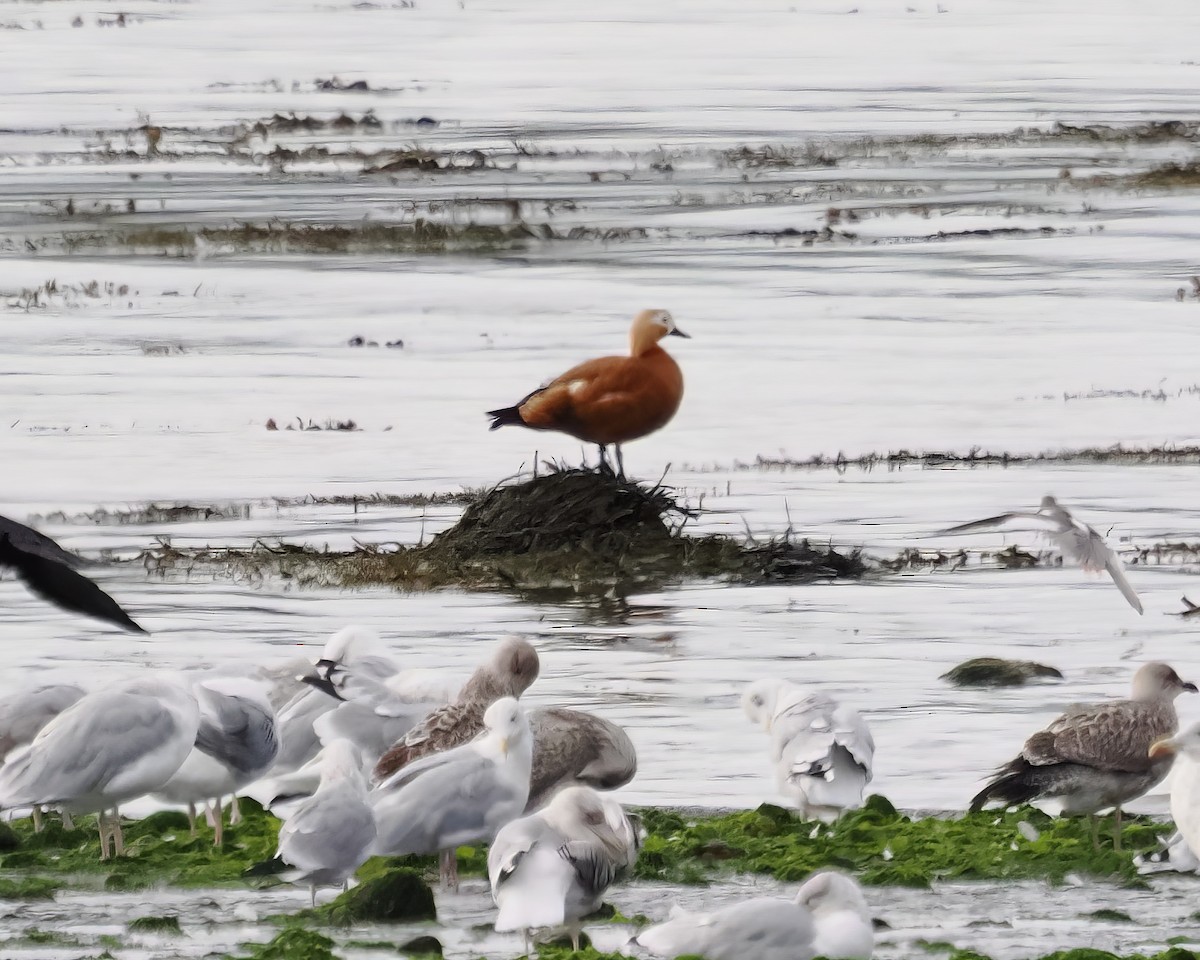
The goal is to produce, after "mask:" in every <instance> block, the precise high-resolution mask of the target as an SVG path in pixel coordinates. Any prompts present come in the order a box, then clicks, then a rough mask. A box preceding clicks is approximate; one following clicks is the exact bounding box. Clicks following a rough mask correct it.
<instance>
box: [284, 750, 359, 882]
mask: <svg viewBox="0 0 1200 960" xmlns="http://www.w3.org/2000/svg"><path fill="white" fill-rule="evenodd" d="M375 839H376V829H375V815H374V813H373V812H372V810H371V805H370V804H369V803H368V802H367V778H366V775H365V774H364V773H363V763H362V757H361V756H360V755H359V753H358V748H357V747H355V746H354V744H352V743H350V741H348V740H334V741H332V742H331V743H329V744H327V745H326V746H325V749H324V750H323V751H322V752H321V782H320V784H319V785H318V787H317V790H316V792H315V793H314V794H313V795H312V796H311V797H308V798H307V799H306V800H305V801H304V802H303V803H302V804H301V805H300V806H299V807H298V808H297V809H296V811H295V812H294V813H293V814H292V815H291V816H290V817H289V818H288V819H287V821H286V822H285V823H284V824H283V826H281V827H280V828H279V852H278V853H277V854H276V856H278V857H279V859H281V860H282V861H283V862H284V863H286V864H288V865H289V866H291V867H292V868H293V869H292V870H291V871H289V872H287V873H285V874H284V879H286V880H288V881H289V882H291V883H307V884H308V885H309V891H310V893H311V896H312V904H313V906H316V904H317V887H319V886H345V884H346V882H347V881H348V880H349V878H350V876H351V875H352V874H353V873H354V871H355V870H357V869H358V868H359V867H360V866H362V864H363V862H364V861H366V859H367V857H369V856H370V855H371V852H372V850H373V848H374V845H375Z"/></svg>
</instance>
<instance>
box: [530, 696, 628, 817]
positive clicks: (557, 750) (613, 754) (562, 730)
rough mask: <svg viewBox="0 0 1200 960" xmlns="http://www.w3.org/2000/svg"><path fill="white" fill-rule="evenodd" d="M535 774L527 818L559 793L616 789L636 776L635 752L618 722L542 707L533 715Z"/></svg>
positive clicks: (576, 712)
mask: <svg viewBox="0 0 1200 960" xmlns="http://www.w3.org/2000/svg"><path fill="white" fill-rule="evenodd" d="M529 726H530V729H531V730H532V731H533V775H532V782H531V784H530V787H529V803H528V805H527V806H526V807H525V812H526V813H529V812H530V811H532V810H536V809H538V807H541V806H544V805H545V804H546V802H547V801H548V800H549V799H550V798H551V797H552V796H554V794H555V793H557V792H558V791H559V790H560V789H562V788H564V787H568V786H586V787H592V788H593V789H595V790H616V789H617V787H623V786H625V784H627V783H628V782H629V781H630V780H632V779H633V778H634V775H635V774H636V773H637V751H636V750H635V749H634V747H633V742H632V741H631V740H630V739H629V736H628V735H627V734H626V733H625V731H624V730H622V729H621V728H620V727H619V726H617V725H616V724H615V723H612V722H611V721H609V720H605V719H603V718H602V717H597V716H595V715H594V714H591V713H584V712H583V711H581V710H568V709H566V708H565V707H542V708H539V709H537V710H531V711H530V712H529Z"/></svg>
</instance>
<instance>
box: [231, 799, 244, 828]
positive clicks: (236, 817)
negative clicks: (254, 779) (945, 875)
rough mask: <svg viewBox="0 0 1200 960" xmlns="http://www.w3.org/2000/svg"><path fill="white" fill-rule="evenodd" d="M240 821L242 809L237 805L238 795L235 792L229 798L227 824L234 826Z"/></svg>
mask: <svg viewBox="0 0 1200 960" xmlns="http://www.w3.org/2000/svg"><path fill="white" fill-rule="evenodd" d="M241 822H242V811H241V808H239V807H238V797H237V794H236V793H235V794H234V795H233V796H232V797H230V798H229V825H230V826H231V827H236V826H237V825H238V824H239V823H241Z"/></svg>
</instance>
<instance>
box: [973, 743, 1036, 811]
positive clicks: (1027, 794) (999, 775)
mask: <svg viewBox="0 0 1200 960" xmlns="http://www.w3.org/2000/svg"><path fill="white" fill-rule="evenodd" d="M1044 772H1045V768H1044V767H1035V766H1033V765H1032V764H1031V763H1029V762H1027V761H1026V760H1024V759H1022V758H1020V757H1018V758H1017V759H1016V760H1013V761H1012V762H1011V763H1007V764H1005V765H1004V766H1003V767H1001V768H1000V769H999V770H997V771H996V775H995V777H993V778H992V780H991V782H990V783H989V784H988V785H987V786H986V787H984V788H983V789H982V790H980V791H979V792H978V793H977V794H975V796H974V797H973V798H972V799H971V806H970V811H971V813H976V812H977V811H979V810H982V809H983V807H984V804H987V803H991V802H992V801H993V800H999V801H1003V803H1004V805H1005V806H1006V807H1011V806H1016V805H1017V804H1019V803H1028V802H1029V801H1030V800H1033V799H1034V798H1035V797H1037V796H1038V795H1039V794H1041V792H1042V788H1043V787H1044V786H1045V784H1044V783H1043V782H1042V781H1043V779H1044V777H1043V776H1042V774H1044Z"/></svg>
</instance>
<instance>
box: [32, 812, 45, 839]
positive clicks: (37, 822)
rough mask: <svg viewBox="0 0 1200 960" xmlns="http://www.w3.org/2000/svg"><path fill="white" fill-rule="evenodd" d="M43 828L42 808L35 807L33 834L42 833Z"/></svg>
mask: <svg viewBox="0 0 1200 960" xmlns="http://www.w3.org/2000/svg"><path fill="white" fill-rule="evenodd" d="M42 826H43V824H42V808H41V807H37V806H35V807H34V808H33V832H34V833H41V832H42Z"/></svg>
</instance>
